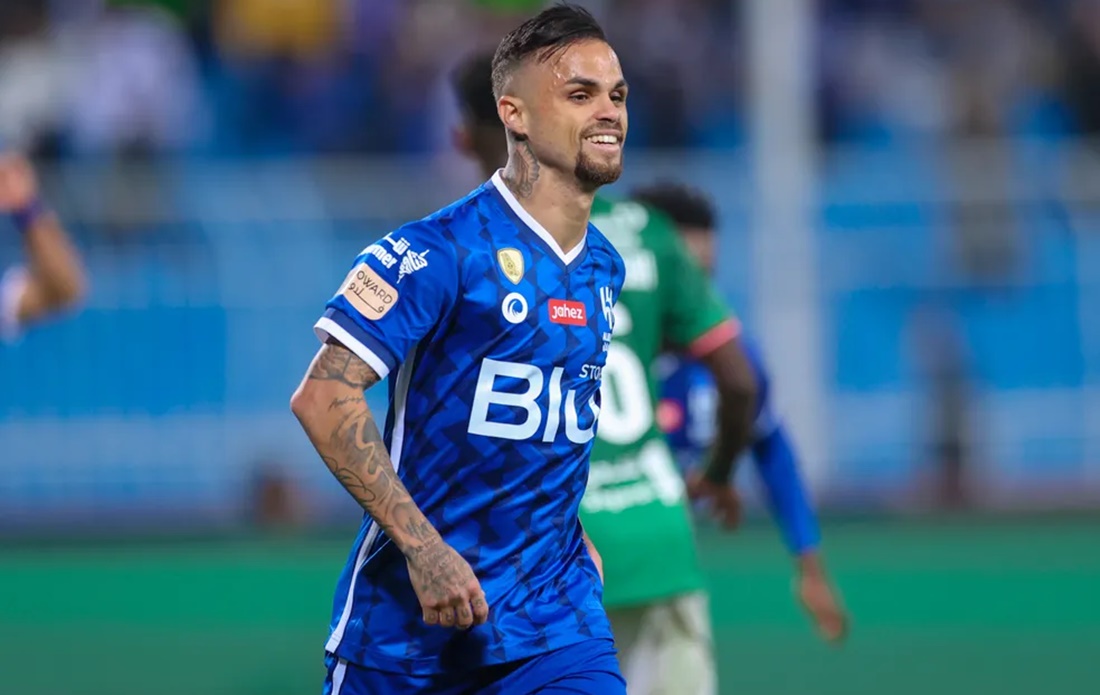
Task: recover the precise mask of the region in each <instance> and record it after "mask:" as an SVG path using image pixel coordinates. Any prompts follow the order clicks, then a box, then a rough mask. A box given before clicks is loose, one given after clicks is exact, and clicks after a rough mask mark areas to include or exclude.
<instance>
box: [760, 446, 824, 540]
mask: <svg viewBox="0 0 1100 695" xmlns="http://www.w3.org/2000/svg"><path fill="white" fill-rule="evenodd" d="M753 460H754V462H755V463H756V468H757V471H758V472H759V474H760V479H761V481H762V482H763V484H764V490H765V492H766V493H767V500H768V506H769V508H770V509H771V512H772V515H773V516H774V517H775V520H776V522H777V523H778V525H779V528H780V532H781V533H782V534H783V541H784V543H785V544H786V546H787V548H788V549H789V550H790V552H791V553H792V554H795V555H803V554H805V553H807V552H810V551H812V550H814V549H815V548H816V547H817V545H818V543H819V541H820V531H819V528H818V523H817V515H816V514H815V513H814V510H813V507H812V506H811V505H810V501H809V495H808V494H807V492H806V488H805V485H803V482H802V476H801V475H800V474H799V471H798V463H797V461H796V460H795V456H794V450H793V448H792V446H791V443H790V441H789V439H788V438H787V433H786V431H785V430H784V429H783V428H782V427H779V428H777V429H776V430H775V431H774V432H772V433H771V434H770V435H769V436H768V437H766V438H765V439H763V440H761V441H759V442H757V443H756V444H755V445H753Z"/></svg>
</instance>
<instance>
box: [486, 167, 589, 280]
mask: <svg viewBox="0 0 1100 695" xmlns="http://www.w3.org/2000/svg"><path fill="white" fill-rule="evenodd" d="M491 181H492V182H493V186H494V187H495V188H496V189H497V190H498V191H500V195H501V197H503V198H504V202H505V203H508V207H510V208H512V212H514V213H516V216H517V217H519V218H520V219H521V220H523V223H524V224H525V225H527V226H528V227H530V228H531V231H533V232H534V233H535V234H538V235H539V236H540V237H542V240H543V241H545V242H546V245H547V246H549V247H550V248H551V249H553V250H554V253H555V254H557V256H558V258H560V259H561V260H562V263H565V264H566V265H569V264H570V263H572V262H573V261H575V260H577V257H578V256H580V255H581V251H584V244H585V240H586V239H588V230H585V232H584V236H583V237H581V241H580V243H579V244H577V245H576V246H574V247H573V249H572V250H571V251H570V252H569V253H566V252H565V251H562V248H561V246H560V245H559V244H558V240H557V239H555V238H554V235H553V234H551V233H550V232H548V231H547V230H546V227H543V226H542V225H541V224H539V223H538V220H536V219H535V218H534V217H531V213H529V212H527V211H526V210H524V209H523V206H522V205H520V203H519V201H518V200H516V197H515V196H514V195H512V191H510V190H508V186H507V185H506V184H505V183H504V178H503V177H502V176H501V175H500V170H497V172H496V173H495V174H493V178H492V179H491Z"/></svg>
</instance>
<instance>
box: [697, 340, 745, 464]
mask: <svg viewBox="0 0 1100 695" xmlns="http://www.w3.org/2000/svg"><path fill="white" fill-rule="evenodd" d="M703 362H704V363H705V364H706V366H707V367H708V368H709V369H710V372H711V374H712V375H713V376H714V382H715V386H716V388H717V389H718V412H717V413H716V417H717V420H718V426H717V430H716V432H717V437H716V439H715V441H714V446H713V448H712V449H711V452H710V460H709V463H708V465H707V468H706V471H705V475H706V478H707V479H708V480H710V481H712V482H715V483H727V482H729V479H730V476H731V475H732V474H733V470H734V467H735V466H736V465H737V459H738V457H739V456H740V455H741V452H743V451H744V450H745V448H746V447H748V445H749V444H750V443H751V441H752V425H753V412H754V407H755V405H756V389H757V386H756V379H755V378H754V377H753V374H752V367H751V366H750V365H749V362H748V359H747V358H746V357H745V353H744V352H743V351H742V350H741V348H740V346H739V345H738V344H737V342H736V341H733V340H731V341H729V342H727V343H725V344H723V345H721V346H719V347H718V348H716V349H715V350H714V351H712V352H711V353H710V354H708V355H706V356H704V357H703Z"/></svg>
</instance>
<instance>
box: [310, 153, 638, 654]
mask: <svg viewBox="0 0 1100 695" xmlns="http://www.w3.org/2000/svg"><path fill="white" fill-rule="evenodd" d="M623 275H624V270H623V262H622V259H621V258H620V257H619V254H618V253H617V252H616V251H615V249H614V248H613V247H612V246H611V244H610V243H609V242H608V241H607V239H605V238H604V236H603V235H602V234H600V232H599V231H598V230H596V228H595V227H592V226H589V228H588V232H587V234H586V237H585V240H584V241H583V242H582V243H581V244H579V245H578V246H577V247H576V248H575V249H573V250H572V251H570V252H569V253H564V252H563V251H562V250H561V248H560V247H559V246H558V245H557V243H556V242H555V241H554V239H553V237H552V236H550V234H549V232H547V231H546V230H545V229H544V228H543V227H542V226H541V225H539V224H538V223H537V222H536V221H535V220H534V219H532V218H531V216H530V215H529V214H527V212H526V211H525V210H524V209H523V208H522V207H521V206H520V205H519V203H518V202H517V201H516V199H515V198H514V197H513V196H512V194H511V192H510V191H509V190H508V189H507V187H506V186H505V185H504V183H503V181H502V180H501V179H500V175H499V173H498V174H497V175H496V176H494V177H493V178H492V179H491V180H490V181H488V182H486V183H485V184H484V185H482V186H481V187H479V188H478V189H476V190H475V191H473V192H472V193H471V194H470V195H468V196H467V197H465V198H463V199H462V200H459V201H458V202H456V203H454V204H452V205H450V206H449V207H446V208H444V209H442V210H440V211H439V212H436V213H434V214H432V215H430V216H429V217H426V218H424V219H422V220H420V221H417V222H413V223H411V224H408V225H406V226H404V227H401V228H400V229H398V230H397V231H394V232H392V233H391V234H389V235H387V236H386V237H385V238H383V239H382V240H381V241H379V242H378V243H375V244H372V245H371V246H368V247H367V248H366V249H365V250H364V251H363V252H362V253H361V254H360V255H359V256H358V258H356V260H355V263H354V267H353V268H352V270H351V272H350V273H349V274H348V276H347V278H346V279H345V281H344V283H343V284H342V285H341V287H340V289H339V291H338V292H337V294H336V295H335V296H334V297H333V298H332V299H331V300H330V301H329V302H328V304H327V306H326V311H325V313H324V315H323V317H322V318H321V319H320V320H319V321H318V322H317V324H316V331H317V333H318V335H319V336H320V337H321V338H322V339H327V338H329V337H331V338H333V339H335V340H337V341H339V342H340V343H342V344H343V345H344V346H345V347H347V348H348V349H350V350H351V351H352V352H354V353H355V354H356V355H358V356H359V357H360V358H361V359H363V360H364V361H365V362H367V363H368V364H369V365H370V366H371V367H373V368H374V370H375V371H377V372H378V374H379V375H380V376H383V377H384V376H386V375H390V382H389V383H390V406H389V412H388V413H387V416H386V426H385V432H384V436H385V442H386V446H387V447H388V449H389V452H390V457H391V458H392V460H393V464H394V466H395V468H396V469H397V471H398V474H399V475H400V477H401V480H402V481H403V482H404V484H405V486H406V487H407V488H408V489H409V492H410V494H411V495H412V497H413V499H414V500H415V501H416V503H417V504H418V505H419V507H420V509H421V510H423V512H424V514H425V515H426V516H427V518H428V519H429V520H430V521H431V522H432V524H434V525H435V527H436V528H437V529H438V530H439V532H440V534H441V535H442V536H443V539H444V540H445V541H446V542H447V543H449V544H450V545H451V546H452V547H454V548H455V550H457V551H458V552H459V553H460V554H461V555H462V556H463V557H464V558H466V560H467V561H468V562H469V563H470V565H471V566H472V567H473V570H474V573H475V574H476V575H477V577H478V579H479V581H480V582H481V586H482V588H483V589H484V591H485V595H486V597H487V599H488V602H489V611H490V614H489V621H488V623H486V624H485V625H481V626H478V627H476V628H473V629H471V630H468V631H460V630H455V629H448V628H442V627H438V626H430V627H429V626H426V625H424V624H423V622H422V621H421V615H422V612H421V609H420V605H419V602H418V600H417V597H416V594H415V593H414V591H413V588H412V585H411V584H410V581H409V575H408V568H407V566H406V563H405V558H404V556H403V555H402V554H401V552H400V551H399V550H398V548H397V547H396V545H394V544H393V543H392V542H390V541H389V540H388V539H387V538H386V536H385V533H384V532H382V531H381V530H380V529H379V527H378V525H377V524H375V523H373V521H372V520H371V519H370V517H369V516H367V515H365V516H364V519H363V525H362V527H361V529H360V532H359V535H358V537H357V539H356V541H355V545H354V547H353V549H352V552H351V555H350V557H349V559H348V564H347V566H346V568H345V570H344V572H343V574H342V575H341V577H340V580H339V583H338V586H337V591H336V599H335V604H334V610H333V619H332V625H331V628H332V631H331V635H330V638H329V641H328V644H327V649H328V651H330V652H333V653H335V654H337V655H338V656H340V657H342V658H344V659H347V660H348V661H351V662H354V663H358V664H361V665H364V666H368V667H371V668H376V669H380V670H390V671H397V672H407V673H437V672H442V671H450V670H456V669H471V668H476V667H478V666H482V665H488V664H497V663H503V662H509V661H514V660H517V659H523V658H525V657H529V656H532V655H535V654H538V653H542V652H545V651H549V650H553V649H556V648H558V647H563V646H566V645H569V644H575V643H578V642H581V641H584V640H586V639H599V638H608V637H610V635H611V631H610V627H609V625H608V622H607V617H606V615H605V613H604V611H603V607H602V605H601V598H602V587H601V585H600V581H599V576H598V574H597V571H596V568H595V565H594V564H593V562H592V560H591V558H590V557H589V555H588V552H587V550H586V548H585V545H584V542H583V536H582V530H581V526H580V522H579V521H578V516H577V514H578V509H579V506H580V501H581V497H582V495H583V494H584V489H585V486H586V484H587V479H588V459H589V451H590V449H591V446H592V440H593V437H594V436H595V432H596V421H597V418H598V416H599V410H600V376H601V372H602V369H603V366H604V362H605V360H606V357H607V350H608V345H609V341H610V338H611V332H612V329H613V324H614V312H613V309H614V304H615V301H616V299H617V298H618V296H619V291H620V289H621V288H622V282H623ZM391 372H392V373H391Z"/></svg>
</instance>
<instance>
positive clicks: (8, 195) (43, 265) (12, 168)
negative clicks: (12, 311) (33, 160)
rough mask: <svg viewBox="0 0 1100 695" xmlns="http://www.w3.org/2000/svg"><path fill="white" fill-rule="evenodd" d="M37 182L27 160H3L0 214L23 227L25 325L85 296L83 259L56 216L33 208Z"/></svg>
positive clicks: (21, 311) (21, 307)
mask: <svg viewBox="0 0 1100 695" xmlns="http://www.w3.org/2000/svg"><path fill="white" fill-rule="evenodd" d="M38 194H39V192H38V183H37V181H36V180H35V177H34V172H33V170H32V168H31V165H30V163H29V162H27V160H26V159H24V158H22V157H19V156H15V155H4V156H0V212H4V213H7V214H10V215H12V216H13V217H16V218H17V219H19V222H18V224H19V225H20V226H25V228H24V229H22V230H21V231H22V232H23V239H24V249H25V251H26V254H27V267H26V270H27V273H26V281H25V283H24V285H23V291H22V293H21V294H20V296H19V300H18V304H17V305H16V318H17V319H18V320H19V323H21V324H26V323H31V322H34V321H36V320H39V319H42V318H45V317H47V316H49V315H51V314H54V313H57V312H58V311H61V310H64V309H67V308H69V307H71V306H73V305H75V304H77V303H79V302H80V301H81V300H82V299H83V298H84V295H85V294H86V293H87V279H86V277H85V273H84V267H83V264H82V263H81V260H80V255H79V254H78V253H77V251H76V248H75V247H74V246H73V244H72V242H71V241H70V240H69V237H68V235H67V234H66V233H65V230H64V229H63V228H62V226H61V222H60V221H59V220H58V218H57V216H56V215H54V214H53V213H52V212H49V211H48V210H45V209H44V208H41V209H35V204H36V201H37V200H38Z"/></svg>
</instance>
